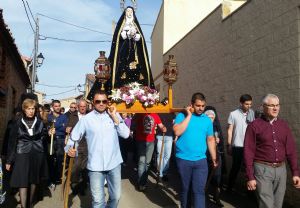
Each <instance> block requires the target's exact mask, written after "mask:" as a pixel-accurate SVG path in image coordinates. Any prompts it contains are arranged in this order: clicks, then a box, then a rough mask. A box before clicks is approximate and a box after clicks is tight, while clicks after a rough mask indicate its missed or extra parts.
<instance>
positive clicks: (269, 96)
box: [262, 93, 279, 104]
mask: <svg viewBox="0 0 300 208" xmlns="http://www.w3.org/2000/svg"><path fill="white" fill-rule="evenodd" d="M270 98H275V99H278V100H279V97H278V96H277V95H274V94H271V93H269V94H266V95H265V96H263V98H262V104H267V103H268V100H269V99H270Z"/></svg>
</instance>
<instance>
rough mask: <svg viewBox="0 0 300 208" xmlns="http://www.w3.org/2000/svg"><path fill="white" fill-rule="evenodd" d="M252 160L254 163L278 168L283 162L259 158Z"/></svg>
mask: <svg viewBox="0 0 300 208" xmlns="http://www.w3.org/2000/svg"><path fill="white" fill-rule="evenodd" d="M254 162H256V163H260V164H264V165H267V166H270V167H273V168H278V167H280V166H282V165H283V164H284V162H274V163H272V162H265V161H261V160H254Z"/></svg>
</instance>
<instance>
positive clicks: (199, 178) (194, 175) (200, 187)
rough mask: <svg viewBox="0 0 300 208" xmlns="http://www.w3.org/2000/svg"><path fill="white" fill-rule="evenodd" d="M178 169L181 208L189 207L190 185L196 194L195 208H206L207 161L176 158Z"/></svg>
mask: <svg viewBox="0 0 300 208" xmlns="http://www.w3.org/2000/svg"><path fill="white" fill-rule="evenodd" d="M176 162H177V168H178V172H179V175H180V179H181V186H182V187H181V197H180V203H181V208H186V207H187V201H188V193H189V188H190V184H192V190H193V194H194V208H205V191H204V188H205V183H206V180H207V173H208V169H207V161H206V158H205V159H201V160H197V161H189V160H183V159H180V158H176Z"/></svg>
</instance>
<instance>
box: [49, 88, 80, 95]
mask: <svg viewBox="0 0 300 208" xmlns="http://www.w3.org/2000/svg"><path fill="white" fill-rule="evenodd" d="M72 91H76V88H74V89H72V90H68V91H64V92H60V93H56V94H50V95H47V94H46V96H54V95H62V94H65V93H67V92H72Z"/></svg>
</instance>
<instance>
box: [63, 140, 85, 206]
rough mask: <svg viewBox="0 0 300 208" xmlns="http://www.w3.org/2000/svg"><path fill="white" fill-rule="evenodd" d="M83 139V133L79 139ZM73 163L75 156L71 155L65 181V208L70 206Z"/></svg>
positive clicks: (74, 146)
mask: <svg viewBox="0 0 300 208" xmlns="http://www.w3.org/2000/svg"><path fill="white" fill-rule="evenodd" d="M70 139H71V140H72V138H70ZM81 139H82V135H80V138H79V140H78V141H80V140H81ZM76 142H77V141H74V145H73V149H75V148H76ZM73 164H74V157H70V160H69V167H68V174H67V179H66V183H65V191H64V208H68V203H69V192H70V186H71V176H72V169H73Z"/></svg>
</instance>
